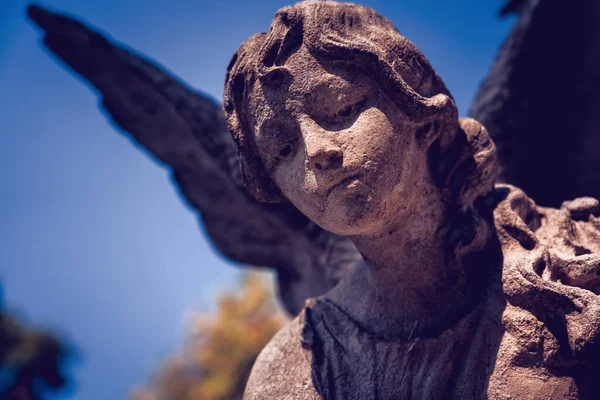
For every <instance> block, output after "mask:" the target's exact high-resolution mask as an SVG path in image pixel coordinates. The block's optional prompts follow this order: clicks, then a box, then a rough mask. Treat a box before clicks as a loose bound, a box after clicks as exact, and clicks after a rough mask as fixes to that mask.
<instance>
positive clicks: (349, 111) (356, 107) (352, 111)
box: [335, 97, 367, 118]
mask: <svg viewBox="0 0 600 400" xmlns="http://www.w3.org/2000/svg"><path fill="white" fill-rule="evenodd" d="M366 102H367V98H366V97H365V98H363V99H361V100H360V101H358V102H356V103H354V104H349V105H347V106H344V107H342V108H340V109H339V111H338V112H337V113H336V115H335V117H338V118H348V117H355V116H357V114H358V113H359V112H360V111H361V110H362V109H363V107H364V105H365V103H366Z"/></svg>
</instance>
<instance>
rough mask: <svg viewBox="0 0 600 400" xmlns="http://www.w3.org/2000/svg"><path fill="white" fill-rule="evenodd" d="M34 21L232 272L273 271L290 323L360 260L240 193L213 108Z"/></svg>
mask: <svg viewBox="0 0 600 400" xmlns="http://www.w3.org/2000/svg"><path fill="white" fill-rule="evenodd" d="M28 13H29V16H30V18H31V19H32V20H33V21H34V22H35V23H36V24H37V25H39V26H40V27H41V28H42V30H43V31H44V34H45V36H44V44H45V45H46V47H47V48H48V49H50V50H51V51H52V52H53V53H54V54H55V55H56V56H58V57H59V58H60V59H61V60H62V61H63V62H64V63H66V64H67V65H68V66H69V67H70V68H71V69H72V70H73V71H74V72H76V73H77V74H78V75H79V76H81V77H82V78H83V79H85V80H86V81H88V82H89V83H91V84H92V85H93V87H94V88H95V89H96V91H97V92H98V93H99V94H100V96H101V98H102V107H103V108H104V109H105V110H106V111H107V112H108V115H109V116H110V118H111V119H112V120H113V121H114V122H115V123H116V124H117V125H118V126H119V127H120V128H121V129H122V130H123V131H124V132H125V133H126V134H127V135H129V136H130V137H131V138H133V139H134V140H135V141H136V142H137V143H139V144H140V145H141V146H142V147H144V148H145V149H146V150H147V151H148V152H149V153H150V154H152V155H153V156H154V157H155V158H156V159H158V160H159V161H160V162H161V163H162V164H163V165H164V166H166V167H167V168H169V169H171V170H172V173H173V178H174V181H175V183H176V185H177V186H178V189H179V190H180V192H181V194H182V195H183V197H184V198H185V199H186V200H187V201H188V203H189V204H190V205H191V206H192V207H193V208H194V209H196V210H197V211H198V212H199V216H200V218H201V220H202V222H203V223H204V227H205V229H206V232H207V233H208V236H209V237H210V239H211V240H212V242H213V244H214V245H215V247H216V248H217V250H219V251H220V252H221V253H222V255H224V256H225V257H226V258H228V259H229V260H232V261H234V262H236V263H240V264H246V265H252V266H260V267H269V268H274V269H275V270H276V272H277V276H278V283H279V294H280V297H281V299H282V300H283V302H284V304H285V306H286V308H287V309H288V311H290V312H291V313H293V314H295V313H297V312H299V311H300V309H301V308H302V307H303V305H304V299H306V298H307V297H313V296H318V295H320V294H323V293H324V292H325V291H326V290H327V289H329V288H330V287H331V286H333V285H334V284H335V283H336V282H337V280H338V279H339V278H340V277H341V276H342V275H343V273H344V271H346V270H347V268H352V266H353V265H355V264H356V263H358V262H360V261H361V257H360V255H359V254H358V251H357V250H356V248H355V247H354V245H353V244H352V243H351V242H350V241H349V240H348V239H346V238H343V237H340V236H336V235H333V234H330V233H328V232H325V231H323V230H322V229H321V228H319V227H318V226H316V225H315V224H313V223H312V222H311V221H309V220H308V219H307V218H306V217H305V216H304V215H302V214H301V213H300V212H299V211H298V210H297V209H296V208H294V207H293V206H292V205H290V204H276V205H273V204H270V205H269V204H262V203H258V202H256V201H255V200H254V199H253V198H251V197H250V196H249V195H248V194H247V193H246V191H245V189H244V186H243V183H242V179H241V173H240V171H239V166H238V161H237V154H236V147H235V143H234V142H233V139H232V138H231V135H230V133H229V131H228V129H227V127H226V125H225V122H224V120H223V116H222V112H221V107H220V105H218V104H217V103H216V102H215V101H213V100H211V99H209V98H207V97H206V96H204V95H202V94H200V93H198V92H195V91H193V90H192V89H190V88H188V87H186V85H185V84H183V83H182V82H179V81H178V80H177V79H176V78H175V77H173V76H170V75H169V74H168V73H166V72H165V71H163V70H162V69H161V68H159V67H158V66H156V65H154V64H153V63H152V62H150V61H148V60H146V59H144V57H142V56H140V55H136V54H134V53H133V52H131V51H128V50H126V49H124V48H122V47H120V46H118V45H117V44H114V43H112V42H111V41H110V40H109V39H107V38H105V37H103V36H102V35H100V34H99V33H97V32H95V31H93V30H91V29H89V28H87V27H86V26H84V25H83V24H82V23H80V22H78V21H76V20H74V19H72V18H69V17H67V16H64V15H59V14H56V13H53V12H50V11H48V10H45V9H43V8H41V7H38V6H30V7H29V9H28Z"/></svg>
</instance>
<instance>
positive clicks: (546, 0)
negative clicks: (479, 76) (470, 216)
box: [470, 0, 600, 207]
mask: <svg viewBox="0 0 600 400" xmlns="http://www.w3.org/2000/svg"><path fill="white" fill-rule="evenodd" d="M502 13H503V14H511V13H518V15H519V16H518V20H517V22H516V23H515V25H514V26H513V29H512V31H511V33H510V34H509V36H508V38H507V39H506V41H505V42H504V44H503V46H502V48H501V49H500V51H499V53H498V55H497V58H496V61H495V62H494V64H493V66H492V68H491V70H490V72H489V75H488V76H487V77H486V79H485V80H484V82H483V84H482V85H481V87H480V89H479V92H478V94H477V96H476V98H475V101H474V103H473V106H472V109H471V113H470V116H471V117H473V118H475V119H477V120H478V121H479V122H481V123H482V124H483V125H484V126H485V127H486V128H487V130H488V132H489V133H490V136H491V137H492V139H493V140H494V142H495V143H496V145H497V148H498V154H499V158H500V163H501V170H500V179H501V181H502V182H507V183H510V184H513V185H516V186H518V187H520V188H522V189H523V190H525V192H526V193H527V194H528V195H529V196H531V197H532V198H533V199H534V200H535V201H536V202H537V203H539V204H541V205H544V206H552V207H559V206H560V205H561V203H562V201H563V200H564V199H566V198H567V199H569V198H575V197H582V196H592V197H596V198H600V169H599V168H598V165H600V129H599V128H598V127H599V126H600V97H598V95H597V93H598V91H599V90H600V24H599V23H598V21H600V2H599V1H598V0H580V1H578V2H577V5H576V6H575V5H570V4H568V3H566V2H565V1H563V0H511V1H507V4H506V6H505V7H504V9H503V10H502Z"/></svg>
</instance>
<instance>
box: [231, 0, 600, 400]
mask: <svg viewBox="0 0 600 400" xmlns="http://www.w3.org/2000/svg"><path fill="white" fill-rule="evenodd" d="M223 109H224V112H225V115H226V120H227V123H228V125H229V127H230V129H231V131H232V133H233V135H234V138H235V141H236V143H237V146H238V151H239V159H240V164H241V169H242V176H243V178H244V182H245V185H246V188H247V190H248V191H249V193H250V194H251V195H252V196H253V197H254V198H255V199H257V200H258V201H262V202H289V203H291V204H293V205H294V206H295V207H296V208H298V209H299V210H300V211H301V212H302V213H303V214H304V215H306V216H307V217H308V218H310V220H311V221H313V222H314V223H316V224H317V225H318V226H320V227H322V228H323V229H325V230H327V231H329V232H332V233H335V234H337V235H340V236H344V237H347V238H350V240H351V241H352V242H353V243H354V245H355V246H356V248H357V250H358V251H359V253H360V255H361V256H362V260H361V261H360V262H359V263H358V264H357V265H356V266H355V267H354V268H353V269H351V270H350V271H348V272H347V273H346V274H345V275H344V277H343V278H342V279H341V280H340V281H339V282H338V284H337V285H336V286H335V287H333V288H332V289H331V290H329V291H328V292H327V293H325V294H324V295H323V296H320V297H318V298H316V299H312V300H309V301H308V302H307V304H306V306H305V308H304V309H303V311H302V312H301V313H300V314H299V315H298V316H297V317H296V318H295V319H294V320H293V321H292V322H291V323H289V324H288V325H287V326H286V327H285V328H284V329H283V330H282V331H280V332H279V333H278V334H277V335H276V336H275V338H274V339H273V340H272V341H271V343H270V344H269V345H268V346H267V347H266V348H265V349H264V350H263V352H262V354H261V355H260V356H259V358H258V360H257V362H256V365H255V367H254V369H253V372H252V375H251V376H250V380H249V382H248V386H247V389H246V396H245V398H247V399H280V398H288V399H321V398H322V399H325V400H333V399H334V400H341V399H414V398H416V399H445V398H453V399H481V398H490V399H581V398H593V396H595V395H597V393H598V390H599V389H600V378H599V377H598V374H597V369H596V368H597V367H598V365H600V347H599V346H600V296H599V294H600V218H599V216H600V206H599V203H598V201H597V200H595V199H593V198H579V199H576V200H574V201H572V202H566V203H564V204H563V206H562V207H561V208H560V209H552V208H542V207H537V206H536V205H535V203H534V202H533V201H532V200H531V199H530V198H529V197H527V195H526V194H525V193H524V192H523V191H521V190H520V189H518V188H516V187H514V186H510V185H498V186H495V180H496V172H497V158H496V150H495V146H494V143H493V142H492V140H491V139H490V137H489V135H488V133H487V131H486V129H485V128H484V127H483V126H482V125H481V124H480V123H479V122H477V121H476V120H474V119H459V118H458V113H457V109H456V106H455V104H454V101H453V99H452V96H451V94H450V93H449V92H448V90H447V88H446V87H445V85H444V83H443V81H442V79H441V78H440V77H439V76H438V75H437V74H436V73H435V71H434V70H433V68H432V67H431V65H430V64H429V62H428V61H427V59H426V58H425V57H424V56H423V54H422V53H421V52H420V51H419V50H418V49H417V48H416V46H414V45H413V44H412V43H411V42H410V41H408V40H407V39H406V38H405V37H403V36H402V35H401V34H400V33H399V32H398V30H396V28H395V27H394V26H393V25H392V24H391V23H390V22H389V21H388V20H386V19H385V18H384V17H382V16H381V15H379V14H377V13H376V12H375V11H373V10H372V9H369V8H366V7H362V6H359V5H354V4H349V3H338V2H333V1H306V2H302V3H298V4H296V5H294V6H289V7H285V8H283V9H281V10H279V11H278V12H277V14H276V15H275V18H274V20H273V23H272V25H271V27H270V28H269V30H268V31H267V32H266V33H262V34H257V35H255V36H253V37H251V38H250V39H249V40H247V41H246V42H245V43H243V44H242V46H241V47H240V48H239V50H238V51H237V52H236V54H235V55H234V56H233V59H232V61H231V63H230V66H229V68H228V72H227V77H226V84H225V100H224V106H223Z"/></svg>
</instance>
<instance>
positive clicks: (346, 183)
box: [327, 174, 360, 196]
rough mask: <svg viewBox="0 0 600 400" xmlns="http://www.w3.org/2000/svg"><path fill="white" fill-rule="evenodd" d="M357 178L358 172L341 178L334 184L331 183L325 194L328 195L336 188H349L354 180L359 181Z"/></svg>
mask: <svg viewBox="0 0 600 400" xmlns="http://www.w3.org/2000/svg"><path fill="white" fill-rule="evenodd" d="M358 178H359V174H354V175H352V176H349V177H347V178H344V179H342V180H341V181H339V182H338V183H336V184H334V185H331V187H330V188H329V189H327V196H329V195H330V194H331V193H332V192H333V191H334V190H335V189H337V188H349V187H350V186H351V185H352V184H354V183H355V182H360V181H359V180H358Z"/></svg>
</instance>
